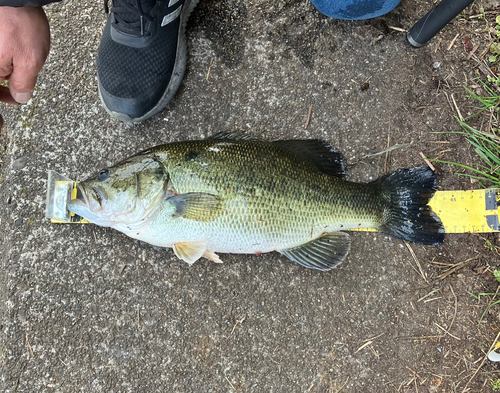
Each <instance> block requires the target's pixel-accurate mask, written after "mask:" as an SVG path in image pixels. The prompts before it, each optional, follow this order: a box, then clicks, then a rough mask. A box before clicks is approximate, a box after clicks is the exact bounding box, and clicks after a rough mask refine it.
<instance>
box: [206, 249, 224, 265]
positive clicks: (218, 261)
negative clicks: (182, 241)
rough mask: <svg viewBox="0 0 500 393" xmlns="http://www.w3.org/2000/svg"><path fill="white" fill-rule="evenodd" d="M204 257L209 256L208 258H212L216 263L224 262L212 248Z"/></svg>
mask: <svg viewBox="0 0 500 393" xmlns="http://www.w3.org/2000/svg"><path fill="white" fill-rule="evenodd" d="M202 256H203V257H205V258H207V259H210V260H211V261H212V262H215V263H222V261H221V260H220V258H219V256H218V255H217V254H216V253H215V252H213V251H210V250H206V251H205V252H204V253H203V255H202Z"/></svg>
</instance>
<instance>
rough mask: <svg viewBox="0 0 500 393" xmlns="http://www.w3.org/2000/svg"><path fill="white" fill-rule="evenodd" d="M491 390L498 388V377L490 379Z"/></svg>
mask: <svg viewBox="0 0 500 393" xmlns="http://www.w3.org/2000/svg"><path fill="white" fill-rule="evenodd" d="M491 390H495V391H496V390H500V378H497V379H492V380H491Z"/></svg>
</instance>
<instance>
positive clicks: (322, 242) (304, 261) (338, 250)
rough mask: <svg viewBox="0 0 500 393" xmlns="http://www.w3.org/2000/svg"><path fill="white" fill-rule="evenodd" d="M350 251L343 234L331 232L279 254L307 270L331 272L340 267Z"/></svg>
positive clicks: (348, 241) (346, 237) (348, 243)
mask: <svg viewBox="0 0 500 393" xmlns="http://www.w3.org/2000/svg"><path fill="white" fill-rule="evenodd" d="M350 249H351V239H350V237H349V235H348V234H347V233H345V232H331V233H326V234H324V235H323V236H321V237H319V238H317V239H315V240H312V241H310V242H308V243H306V244H303V245H301V246H298V247H295V248H290V249H288V250H281V251H280V252H281V253H282V254H283V255H284V256H286V257H287V258H288V259H290V260H291V261H293V262H296V263H298V264H300V265H302V266H304V267H307V268H309V269H317V270H323V271H326V270H331V269H333V268H334V267H336V266H338V265H340V264H341V263H342V262H343V261H344V259H345V257H346V255H347V254H348V253H349V250H350Z"/></svg>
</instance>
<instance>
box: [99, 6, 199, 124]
mask: <svg viewBox="0 0 500 393" xmlns="http://www.w3.org/2000/svg"><path fill="white" fill-rule="evenodd" d="M104 3H105V9H106V12H109V17H108V21H107V23H106V27H105V28H104V33H103V35H102V39H101V45H100V47H99V53H98V55H97V81H98V86H99V96H100V97H101V101H102V103H103V105H104V108H105V109H106V111H107V112H109V113H110V114H111V115H112V116H114V117H116V118H118V119H120V120H123V121H134V122H139V121H142V120H145V119H147V118H149V117H151V116H153V115H155V114H157V113H158V112H160V111H161V110H162V109H163V108H164V107H165V106H166V105H167V104H168V102H169V101H170V100H171V99H172V98H173V96H174V95H175V92H176V91H177V89H178V88H179V86H180V84H181V81H182V77H183V76H184V70H185V69H186V40H185V34H184V30H185V28H186V22H187V19H188V17H189V14H190V13H191V11H192V10H193V9H194V7H195V6H196V4H197V3H198V0H163V1H155V0H112V7H111V9H110V10H108V7H107V0H104Z"/></svg>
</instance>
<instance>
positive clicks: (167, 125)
mask: <svg viewBox="0 0 500 393" xmlns="http://www.w3.org/2000/svg"><path fill="white" fill-rule="evenodd" d="M432 3H433V2H432V1H430V0H418V1H411V2H410V1H404V0H403V3H402V4H401V5H400V6H399V7H398V8H397V9H396V10H395V11H393V12H392V13H390V14H389V15H387V16H384V17H382V18H377V19H375V20H372V21H360V22H345V21H337V20H332V19H329V18H327V17H324V16H323V15H321V14H320V13H319V12H317V11H316V10H315V9H314V7H313V6H312V5H311V4H310V3H309V2H305V1H298V0H287V1H284V2H264V1H260V0H236V1H229V0H223V1H215V0H203V1H202V2H201V4H200V5H199V6H198V8H197V9H195V11H194V13H193V15H192V18H191V20H190V22H189V24H188V31H187V36H188V45H189V47H188V50H189V61H188V69H187V73H186V76H185V79H184V82H183V84H182V86H181V88H180V90H179V92H178V93H177V95H176V97H175V98H174V100H173V101H172V102H171V103H170V104H169V105H168V106H167V108H166V109H165V110H164V111H163V112H161V113H160V114H159V115H157V116H156V117H155V118H153V119H151V120H149V121H146V122H144V123H142V124H139V125H128V124H124V123H120V122H118V121H115V120H113V119H111V118H110V117H109V116H108V115H107V114H106V112H105V111H104V109H103V108H102V107H101V105H100V102H99V98H98V95H97V78H96V73H95V59H96V55H97V49H98V45H99V40H100V34H101V31H102V28H103V26H104V23H105V15H104V12H103V9H102V5H101V4H100V3H93V2H90V1H75V0H70V1H65V2H63V3H62V4H56V5H51V6H49V7H47V8H46V10H47V13H48V15H49V18H50V24H51V31H52V49H51V54H50V56H49V58H48V60H47V63H46V66H45V67H44V69H43V71H42V73H41V75H40V77H39V81H38V84H37V89H36V94H35V96H34V98H33V99H32V100H31V101H30V102H29V103H28V104H27V105H23V106H20V107H17V108H14V107H8V106H5V105H2V106H0V108H1V110H2V114H3V115H4V118H5V126H4V129H3V131H2V134H1V140H0V142H1V145H0V147H1V150H0V152H1V160H2V162H3V164H2V166H1V171H2V172H1V176H2V177H1V179H0V186H1V187H0V198H1V199H0V203H1V206H2V208H1V211H0V220H1V221H0V231H1V232H0V233H2V234H3V236H2V239H1V241H0V258H1V261H2V270H1V276H0V283H1V287H2V290H1V292H0V293H1V297H2V303H1V304H2V305H1V307H0V310H1V314H0V315H1V322H0V323H1V332H2V333H1V338H2V350H1V352H0V358H1V362H2V363H1V364H2V368H1V380H0V381H1V382H0V384H1V386H2V391H5V392H75V391H82V392H160V391H165V392H337V391H342V392H394V391H399V390H398V388H399V389H401V388H404V389H405V391H413V392H416V391H417V390H415V387H417V389H418V391H419V392H449V391H454V390H453V389H455V388H456V386H457V383H458V382H459V381H462V380H463V376H461V374H460V373H461V370H462V369H460V367H462V366H460V367H459V366H456V367H455V365H456V364H458V363H457V359H458V360H460V359H461V357H462V355H463V357H464V359H465V363H467V362H472V361H475V360H476V359H477V358H478V357H479V356H482V355H481V354H482V352H481V348H482V347H481V346H480V344H479V343H480V342H481V341H482V340H488V339H489V340H491V339H492V337H490V336H488V334H487V333H485V335H486V338H485V337H481V336H479V335H478V334H477V332H476V331H475V330H474V329H475V324H474V321H472V320H471V321H470V323H469V322H467V320H468V318H469V319H471V318H475V315H476V314H475V313H477V310H473V311H471V314H469V313H467V312H464V314H463V315H462V314H460V313H459V315H458V316H457V319H456V321H457V322H455V323H454V326H453V335H455V336H457V337H459V338H460V339H461V341H460V342H458V341H456V340H455V339H454V338H453V337H451V336H448V335H445V334H442V331H440V329H439V328H438V327H436V325H435V324H439V325H440V326H449V323H450V321H451V317H452V316H453V314H454V312H453V311H454V304H455V300H454V297H453V296H452V294H453V295H455V294H456V296H457V297H458V302H459V303H460V305H461V308H460V309H461V310H462V307H463V308H465V307H466V306H465V304H466V303H467V301H468V299H469V297H468V295H467V293H466V289H468V290H471V291H474V290H475V289H477V288H478V286H479V284H478V281H477V280H478V279H477V278H474V277H472V273H470V271H469V270H466V271H465V273H461V274H459V275H455V276H454V277H453V278H450V279H449V280H448V281H446V282H441V283H439V284H437V285H436V286H435V287H433V288H431V289H424V290H422V289H418V287H421V286H422V285H424V284H425V281H424V280H423V278H422V277H421V276H420V275H419V274H418V272H416V271H415V270H414V269H413V266H414V264H415V261H414V260H413V259H412V256H411V254H410V253H409V250H408V248H407V246H406V245H405V244H404V243H403V242H401V241H399V240H397V239H393V238H389V237H387V236H384V235H381V234H377V233H354V234H352V238H353V246H352V252H351V254H350V255H349V256H348V258H347V260H346V261H345V262H344V264H343V265H341V266H340V267H339V268H337V269H335V270H333V271H331V272H329V273H321V272H318V271H311V270H307V269H304V268H302V267H300V266H298V265H295V264H293V263H290V262H289V261H288V260H286V258H284V257H283V256H280V255H279V254H277V253H271V254H266V255H260V256H253V255H252V256H247V255H229V256H225V257H224V261H226V262H225V263H224V264H223V265H216V264H211V263H210V262H208V261H206V260H202V261H199V262H197V263H196V264H194V265H193V266H192V267H189V266H187V265H186V264H184V263H183V262H181V261H179V260H177V259H176V257H175V256H174V254H173V252H172V251H171V250H163V249H158V248H155V247H152V246H149V245H147V244H144V243H141V242H137V241H134V240H131V239H129V238H127V237H125V236H124V235H122V234H120V233H118V232H115V231H113V230H109V229H103V228H99V227H96V226H92V225H55V224H51V223H50V222H49V221H48V220H47V219H45V218H44V208H45V188H46V174H47V171H48V170H55V171H57V172H59V173H61V174H64V175H65V176H67V177H70V178H73V179H78V180H81V179H84V178H86V177H87V176H89V175H91V174H92V173H94V172H96V171H97V170H99V169H100V168H101V167H104V166H107V165H109V164H111V163H114V162H116V161H118V160H120V159H122V158H124V157H126V156H128V155H130V154H132V153H135V152H137V151H139V150H142V149H144V148H147V147H150V146H153V145H156V144H160V143H164V142H171V141H178V140H183V139H200V138H203V137H207V136H209V135H212V134H214V133H217V132H220V131H226V132H229V131H245V132H248V133H251V134H254V135H257V136H260V137H262V138H265V139H269V140H275V139H284V138H289V139H292V138H319V139H324V140H327V141H329V142H330V143H331V144H332V145H333V146H336V147H337V148H338V149H339V150H340V151H342V152H343V153H344V154H345V156H346V158H347V159H348V162H349V163H350V164H351V166H350V168H349V179H351V180H356V181H369V180H371V179H374V178H376V177H378V176H381V175H382V174H383V173H384V167H385V166H386V167H387V170H393V169H396V168H400V167H410V166H417V165H421V164H422V160H421V158H420V156H419V152H420V151H424V152H425V151H430V150H431V149H434V148H435V147H436V144H435V143H434V142H436V141H442V140H443V139H446V140H447V141H448V142H449V146H450V148H451V149H452V150H453V153H450V154H456V156H453V157H452V158H455V159H456V157H466V158H467V157H470V155H471V154H472V153H471V152H470V151H469V150H468V148H467V146H465V145H464V144H463V142H462V141H461V140H460V138H459V137H457V136H453V135H452V136H442V135H439V134H432V133H430V132H431V131H435V132H441V131H450V130H457V129H458V125H457V123H456V122H455V120H454V119H453V115H454V113H453V112H452V111H451V110H450V107H449V105H448V102H447V101H446V96H445V95H444V94H440V93H439V91H438V90H437V86H438V85H440V84H441V86H443V87H442V89H445V88H447V89H448V92H458V94H456V97H458V98H457V100H459V102H460V99H461V98H460V97H459V96H460V95H461V92H462V91H463V90H462V85H461V83H462V82H461V80H459V79H457V78H455V79H453V78H451V79H446V77H447V75H448V74H449V73H451V72H454V73H455V74H458V75H461V74H460V72H461V71H462V68H461V67H464V68H463V70H464V71H467V72H469V71H470V69H467V67H465V66H463V64H462V63H460V61H463V56H462V55H461V53H462V49H461V48H459V45H458V44H457V46H456V47H455V48H453V49H452V51H451V52H445V51H444V49H443V48H444V47H445V46H447V44H448V42H449V40H450V37H453V36H454V35H455V34H456V32H460V26H461V24H460V21H455V22H453V23H452V24H450V25H449V26H448V27H446V29H445V30H444V31H443V33H442V35H441V36H440V37H438V38H436V39H435V40H434V41H433V42H432V43H431V44H430V45H429V46H427V47H425V48H422V49H420V50H418V51H415V50H412V49H410V48H409V47H408V46H407V45H406V43H405V41H404V34H403V33H401V32H399V31H397V30H394V29H391V28H390V27H389V26H396V27H400V28H406V29H408V28H410V27H411V25H412V24H413V23H414V22H415V21H416V20H417V19H418V18H419V17H420V16H422V15H423V14H424V13H425V12H426V11H427V10H429V9H430V8H431V6H432ZM441 40H442V42H441ZM439 45H440V46H439ZM457 59H458V60H457ZM436 62H439V63H440V65H439V67H436V66H435V63H436ZM210 64H211V67H210ZM209 69H210V72H209ZM363 84H365V86H363ZM365 87H367V88H365ZM310 107H312V115H311V119H310V123H309V125H308V126H307V128H305V124H306V119H307V115H308V112H309V108H310ZM422 108H424V109H422ZM388 144H389V145H391V146H392V145H395V144H401V145H404V144H409V146H407V147H405V148H401V149H397V150H394V151H393V152H392V153H391V155H390V159H389V160H388V161H387V163H386V162H385V155H382V156H371V157H367V156H368V155H370V154H373V153H377V152H381V151H383V150H385V149H386V148H387V145H388ZM438 175H439V177H440V179H441V184H442V185H443V187H446V188H448V189H453V188H464V187H469V188H470V187H471V185H470V183H468V182H467V181H466V179H459V178H456V177H454V176H453V175H452V174H451V171H450V169H449V168H447V167H438ZM411 247H412V249H413V250H414V251H415V253H416V255H417V258H418V260H419V261H420V263H421V264H422V265H423V267H424V269H425V271H426V272H427V274H428V275H429V276H432V275H433V274H435V270H433V269H434V267H433V266H431V265H430V262H431V261H441V262H443V263H456V262H461V261H462V260H465V259H467V258H472V257H474V258H476V259H478V260H479V261H481V260H484V259H486V258H488V256H486V255H484V247H483V243H482V241H481V239H480V238H478V237H474V236H472V235H454V236H448V238H447V239H446V242H445V245H444V246H442V247H440V248H434V247H425V246H421V245H412V246H411ZM469 273H470V274H469ZM481 283H482V281H481ZM490 284H491V282H490ZM450 288H451V290H450ZM434 289H436V290H437V291H436V294H435V296H433V297H430V299H433V298H436V299H435V300H433V301H430V302H423V301H421V302H418V299H420V298H421V297H422V296H425V295H426V294H428V293H429V292H431V290H434ZM493 290H494V289H493ZM470 315H474V317H470ZM454 320H455V317H454ZM427 336H429V337H430V336H435V337H437V338H434V339H432V338H430V339H418V337H427ZM493 337H494V335H493ZM416 338H417V339H416ZM367 343H368V344H367ZM488 345H489V343H488ZM459 355H460V356H459ZM454 367H455V368H454ZM457 367H458V368H457ZM463 367H465V366H463ZM467 367H468V366H467ZM410 369H411V370H413V372H416V373H418V375H419V377H418V378H416V377H415V375H414V374H413V372H412V371H409V370H410ZM469 370H470V369H469ZM466 375H469V374H466ZM415 378H416V379H415ZM413 380H415V381H416V382H415V384H413ZM483 381H484V378H483V379H481V380H477V381H473V383H472V384H471V385H470V387H471V388H473V391H481V389H483ZM417 383H418V386H417ZM460 383H461V385H460V386H461V387H463V386H464V385H465V382H460ZM486 391H488V390H486Z"/></svg>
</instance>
